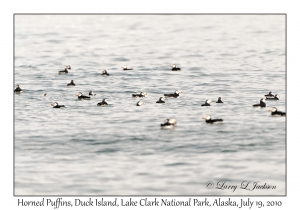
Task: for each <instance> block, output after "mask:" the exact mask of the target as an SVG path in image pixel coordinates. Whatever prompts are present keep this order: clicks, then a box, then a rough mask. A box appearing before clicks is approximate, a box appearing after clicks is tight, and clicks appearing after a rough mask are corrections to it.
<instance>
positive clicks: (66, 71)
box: [58, 65, 71, 74]
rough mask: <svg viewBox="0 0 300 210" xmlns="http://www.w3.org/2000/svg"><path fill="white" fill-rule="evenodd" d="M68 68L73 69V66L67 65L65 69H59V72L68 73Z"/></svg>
mask: <svg viewBox="0 0 300 210" xmlns="http://www.w3.org/2000/svg"><path fill="white" fill-rule="evenodd" d="M68 69H69V70H71V66H70V65H67V66H66V68H65V70H63V71H59V72H58V73H59V74H67V73H68Z"/></svg>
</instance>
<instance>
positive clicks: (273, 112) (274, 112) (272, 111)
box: [269, 107, 286, 116]
mask: <svg viewBox="0 0 300 210" xmlns="http://www.w3.org/2000/svg"><path fill="white" fill-rule="evenodd" d="M269 111H270V112H271V115H279V116H286V113H285V112H281V111H278V110H277V108H276V107H273V108H271V109H269Z"/></svg>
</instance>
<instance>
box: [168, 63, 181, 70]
mask: <svg viewBox="0 0 300 210" xmlns="http://www.w3.org/2000/svg"><path fill="white" fill-rule="evenodd" d="M170 67H171V70H172V71H179V70H180V68H179V67H176V65H175V64H172V65H170Z"/></svg>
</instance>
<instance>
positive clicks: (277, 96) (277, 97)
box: [266, 94, 279, 100]
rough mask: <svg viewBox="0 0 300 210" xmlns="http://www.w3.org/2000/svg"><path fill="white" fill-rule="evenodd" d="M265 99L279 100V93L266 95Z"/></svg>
mask: <svg viewBox="0 0 300 210" xmlns="http://www.w3.org/2000/svg"><path fill="white" fill-rule="evenodd" d="M266 99H267V100H279V95H278V94H276V95H275V96H266Z"/></svg>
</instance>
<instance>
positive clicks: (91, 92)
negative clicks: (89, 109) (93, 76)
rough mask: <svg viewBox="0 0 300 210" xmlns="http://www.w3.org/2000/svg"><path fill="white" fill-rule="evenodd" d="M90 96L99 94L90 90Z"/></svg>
mask: <svg viewBox="0 0 300 210" xmlns="http://www.w3.org/2000/svg"><path fill="white" fill-rule="evenodd" d="M89 96H97V94H96V93H93V91H90V92H89Z"/></svg>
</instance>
